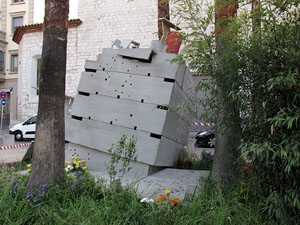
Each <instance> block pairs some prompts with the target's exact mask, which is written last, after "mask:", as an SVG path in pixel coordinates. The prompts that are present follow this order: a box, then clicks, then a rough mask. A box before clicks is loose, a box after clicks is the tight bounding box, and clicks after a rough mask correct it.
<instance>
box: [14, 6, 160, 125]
mask: <svg viewBox="0 0 300 225" xmlns="http://www.w3.org/2000/svg"><path fill="white" fill-rule="evenodd" d="M157 2H158V1H157V0H138V1H128V0H85V1H78V18H79V20H74V21H77V22H74V23H76V26H71V27H70V28H69V34H68V50H67V74H66V95H67V96H71V97H72V96H74V95H75V93H76V89H77V86H78V83H79V79H80V76H81V73H82V71H83V70H84V63H85V60H87V59H90V60H95V59H96V57H97V55H98V54H99V53H101V52H102V49H103V48H108V47H111V45H112V41H114V40H115V39H120V40H125V39H132V40H135V41H137V42H139V43H140V44H141V45H140V47H149V45H150V43H151V40H155V39H157V29H158V28H157V18H158V6H157ZM79 21H80V24H78V23H79ZM81 22H82V23H81ZM34 26H37V25H28V26H23V27H20V28H19V29H18V30H17V31H16V32H15V35H14V40H15V41H16V42H17V43H18V44H19V82H18V89H19V93H18V120H24V119H26V118H28V117H29V116H32V115H33V114H35V113H36V112H37V104H38V92H37V77H38V72H37V71H38V63H39V59H40V57H41V53H42V39H43V34H42V31H41V29H40V30H39V29H34Z"/></svg>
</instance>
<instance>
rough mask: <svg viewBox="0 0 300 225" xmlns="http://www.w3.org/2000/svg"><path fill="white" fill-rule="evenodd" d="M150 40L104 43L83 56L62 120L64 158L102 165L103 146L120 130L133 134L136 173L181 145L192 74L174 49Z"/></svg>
mask: <svg viewBox="0 0 300 225" xmlns="http://www.w3.org/2000/svg"><path fill="white" fill-rule="evenodd" d="M164 49H165V46H163V45H161V44H160V42H159V41H153V42H152V47H151V48H147V49H140V48H132V49H104V50H103V53H102V54H100V55H99V56H98V59H97V60H96V61H91V60H87V61H86V63H85V72H83V73H82V76H81V80H80V83H79V86H78V93H77V95H76V96H75V99H74V102H73V105H72V109H71V113H70V114H71V115H70V116H69V117H67V120H66V140H67V141H68V144H67V145H66V159H67V160H68V159H70V158H71V157H72V156H78V157H79V158H81V159H85V160H86V161H87V166H88V167H89V169H90V170H95V171H105V169H106V166H105V162H108V161H109V159H110V154H109V153H108V151H107V150H108V149H109V148H110V147H111V145H112V144H115V143H117V141H118V140H119V139H120V137H121V136H122V135H123V134H125V135H127V136H128V137H131V136H132V135H134V137H135V138H136V139H137V162H136V164H135V165H134V168H133V170H132V171H131V173H132V174H134V175H135V176H137V177H143V176H146V175H149V174H151V173H153V172H155V171H157V170H158V169H160V168H162V167H172V166H173V165H174V162H175V161H176V160H177V158H178V157H179V155H180V152H181V151H182V150H183V149H184V146H186V145H187V142H188V135H189V125H190V122H191V120H190V118H191V117H190V115H189V113H190V111H189V109H191V108H192V107H193V104H192V99H193V96H194V93H193V91H191V88H192V86H193V84H194V80H193V77H192V75H191V73H190V72H189V70H188V69H187V67H186V66H185V65H178V64H176V63H172V62H171V60H173V59H174V58H175V57H176V55H175V54H169V53H166V52H165V51H164Z"/></svg>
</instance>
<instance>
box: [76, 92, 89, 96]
mask: <svg viewBox="0 0 300 225" xmlns="http://www.w3.org/2000/svg"><path fill="white" fill-rule="evenodd" d="M78 94H79V95H84V96H90V93H87V92H83V91H79V92H78Z"/></svg>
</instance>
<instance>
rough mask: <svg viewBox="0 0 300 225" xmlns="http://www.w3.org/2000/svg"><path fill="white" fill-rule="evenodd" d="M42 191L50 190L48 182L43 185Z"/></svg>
mask: <svg viewBox="0 0 300 225" xmlns="http://www.w3.org/2000/svg"><path fill="white" fill-rule="evenodd" d="M42 191H44V192H48V191H49V187H48V184H44V185H43V187H42Z"/></svg>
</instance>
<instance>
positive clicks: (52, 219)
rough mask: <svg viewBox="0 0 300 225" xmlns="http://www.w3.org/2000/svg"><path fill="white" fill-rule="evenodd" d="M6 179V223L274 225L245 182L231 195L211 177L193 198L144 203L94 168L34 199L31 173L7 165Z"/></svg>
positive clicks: (2, 187)
mask: <svg viewBox="0 0 300 225" xmlns="http://www.w3.org/2000/svg"><path fill="white" fill-rule="evenodd" d="M0 179H1V184H0V224H68V225H69V224H105V225H106V224H130V225H134V224H141V225H144V224H146V225H147V224H151V225H156V224H157V225H164V224H176V225H180V224H187V225H192V224H204V225H206V224H207V225H213V224H242V225H247V224H249V225H250V224H251V225H253V224H271V222H270V221H266V220H265V219H263V215H261V214H260V211H259V208H258V205H259V204H257V202H255V201H252V200H250V199H249V198H248V197H247V193H242V194H241V193H240V187H235V189H233V190H231V191H229V192H228V193H226V194H225V193H223V192H222V191H221V190H220V189H219V188H218V187H217V186H216V185H215V184H214V183H213V182H212V181H211V180H209V179H208V180H207V181H205V183H204V184H203V186H202V189H201V190H200V191H199V193H198V194H197V196H196V197H195V198H194V200H193V201H189V202H181V203H180V205H179V206H174V207H172V206H170V204H169V203H168V202H164V203H160V204H158V203H140V200H141V196H139V195H138V194H137V193H136V191H135V190H134V189H132V188H129V187H128V188H123V190H122V191H119V192H117V191H115V189H114V188H113V187H111V186H105V184H104V183H103V182H102V181H99V182H94V178H93V177H92V176H90V175H89V174H88V173H85V174H83V175H81V176H75V177H66V179H65V181H64V183H63V184H62V185H61V186H52V187H49V189H47V190H46V191H45V190H41V191H40V192H39V193H38V195H37V194H36V195H34V196H35V197H34V198H28V197H27V196H28V193H27V191H26V184H27V181H28V177H24V176H19V175H16V174H15V173H13V171H12V170H9V169H2V170H0ZM14 181H17V182H18V185H19V186H18V188H17V190H16V188H15V189H14V188H13V183H14ZM170 188H171V187H170ZM14 190H15V194H14ZM34 200H37V201H34Z"/></svg>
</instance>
